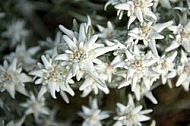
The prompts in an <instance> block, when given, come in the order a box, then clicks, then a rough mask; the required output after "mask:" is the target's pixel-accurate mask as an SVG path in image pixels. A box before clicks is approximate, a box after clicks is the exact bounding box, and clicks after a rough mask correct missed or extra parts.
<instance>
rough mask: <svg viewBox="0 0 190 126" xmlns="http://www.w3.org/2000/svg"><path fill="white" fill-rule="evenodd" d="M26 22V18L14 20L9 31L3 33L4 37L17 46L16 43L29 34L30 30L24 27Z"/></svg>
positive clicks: (8, 28)
mask: <svg viewBox="0 0 190 126" xmlns="http://www.w3.org/2000/svg"><path fill="white" fill-rule="evenodd" d="M24 24H25V22H24V20H21V19H19V20H17V21H13V22H12V24H11V25H9V26H8V27H7V31H5V32H3V33H2V34H1V35H2V36H3V37H5V38H9V39H10V40H11V46H15V45H16V43H18V42H21V41H22V40H24V39H25V38H26V37H27V36H28V35H29V31H28V30H26V29H24Z"/></svg>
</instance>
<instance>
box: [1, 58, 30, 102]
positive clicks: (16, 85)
mask: <svg viewBox="0 0 190 126" xmlns="http://www.w3.org/2000/svg"><path fill="white" fill-rule="evenodd" d="M26 82H32V78H30V77H29V76H28V75H26V74H25V73H22V69H21V68H17V59H14V60H13V62H12V63H11V64H10V65H8V63H7V61H4V63H3V66H0V89H1V91H4V90H7V91H8V93H9V94H10V95H11V97H12V98H15V91H18V92H20V93H22V94H24V95H27V94H28V93H27V91H26V90H25V85H24V83H26Z"/></svg>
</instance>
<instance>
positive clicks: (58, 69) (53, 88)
mask: <svg viewBox="0 0 190 126" xmlns="http://www.w3.org/2000/svg"><path fill="white" fill-rule="evenodd" d="M41 59H42V61H43V65H42V68H40V69H39V70H34V71H32V72H30V73H29V74H31V75H34V76H35V77H36V78H37V79H36V81H35V84H42V85H43V87H42V89H41V90H40V92H41V93H42V94H43V93H45V92H46V91H49V92H50V94H51V96H52V97H53V98H56V96H55V92H60V93H61V92H65V91H66V92H68V93H69V94H70V95H72V96H73V95H74V92H73V90H72V89H71V88H70V86H65V77H66V75H65V74H66V73H67V69H66V68H65V67H64V66H61V65H60V64H59V63H58V62H57V61H54V60H53V59H51V58H49V59H47V58H46V57H45V56H44V55H42V57H41ZM44 86H45V87H44ZM41 93H40V94H41ZM42 94H41V95H42ZM66 101H67V100H66ZM67 102H68V101H67Z"/></svg>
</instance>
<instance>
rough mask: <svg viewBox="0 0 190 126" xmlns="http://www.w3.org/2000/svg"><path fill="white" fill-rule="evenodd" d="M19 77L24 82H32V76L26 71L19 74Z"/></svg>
mask: <svg viewBox="0 0 190 126" xmlns="http://www.w3.org/2000/svg"><path fill="white" fill-rule="evenodd" d="M19 79H20V80H21V81H22V82H24V83H25V82H32V78H31V77H29V76H27V75H26V74H24V73H21V74H20V76H19Z"/></svg>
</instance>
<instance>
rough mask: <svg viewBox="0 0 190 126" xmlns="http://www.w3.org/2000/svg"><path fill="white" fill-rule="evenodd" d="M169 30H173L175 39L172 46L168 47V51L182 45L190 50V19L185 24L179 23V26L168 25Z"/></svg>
mask: <svg viewBox="0 0 190 126" xmlns="http://www.w3.org/2000/svg"><path fill="white" fill-rule="evenodd" d="M168 29H169V30H171V31H173V36H174V40H173V41H171V44H170V46H168V47H167V48H166V52H169V51H171V50H174V49H177V48H178V47H180V46H182V47H183V48H184V49H185V51H187V52H188V53H189V52H190V43H189V41H190V30H189V29H190V21H189V22H188V23H187V24H186V25H185V26H183V25H182V24H179V25H178V26H175V25H172V26H169V27H168Z"/></svg>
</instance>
